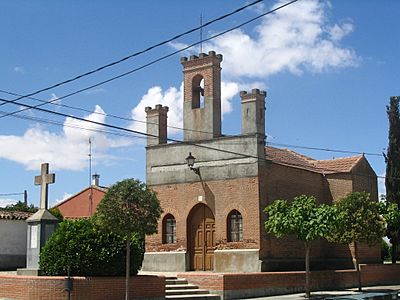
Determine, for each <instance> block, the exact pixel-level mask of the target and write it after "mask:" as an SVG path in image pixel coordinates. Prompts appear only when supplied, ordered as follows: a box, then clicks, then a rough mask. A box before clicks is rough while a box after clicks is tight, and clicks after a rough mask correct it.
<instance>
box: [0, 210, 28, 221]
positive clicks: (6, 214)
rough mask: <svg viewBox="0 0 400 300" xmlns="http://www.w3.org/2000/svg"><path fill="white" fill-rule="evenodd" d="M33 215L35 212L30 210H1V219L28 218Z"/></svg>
mask: <svg viewBox="0 0 400 300" xmlns="http://www.w3.org/2000/svg"><path fill="white" fill-rule="evenodd" d="M32 215H33V213H30V212H23V211H5V210H0V219H7V220H26V219H28V218H29V217H30V216H32Z"/></svg>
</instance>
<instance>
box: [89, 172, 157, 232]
mask: <svg viewBox="0 0 400 300" xmlns="http://www.w3.org/2000/svg"><path fill="white" fill-rule="evenodd" d="M161 212H162V210H161V207H160V203H159V201H158V199H157V196H156V194H155V193H154V192H153V191H151V190H150V189H149V188H147V186H146V185H145V184H144V183H142V182H140V181H139V180H135V179H125V180H123V181H120V182H117V183H116V184H115V185H113V186H111V187H110V188H109V189H108V191H107V193H106V194H105V195H104V198H103V200H102V201H101V202H100V204H99V206H98V207H97V212H96V219H97V222H98V224H100V225H101V226H102V227H103V228H107V229H108V230H110V231H112V232H115V233H118V234H121V235H130V234H132V233H134V232H135V233H139V234H141V235H142V236H144V235H145V234H153V233H156V232H157V220H158V218H159V217H160V215H161Z"/></svg>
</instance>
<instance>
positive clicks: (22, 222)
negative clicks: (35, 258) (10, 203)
mask: <svg viewBox="0 0 400 300" xmlns="http://www.w3.org/2000/svg"><path fill="white" fill-rule="evenodd" d="M31 215H32V213H28V212H19V211H2V210H0V270H16V269H17V268H24V267H25V266H26V241H27V223H26V219H27V218H29V217H30V216H31Z"/></svg>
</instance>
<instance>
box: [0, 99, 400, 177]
mask: <svg viewBox="0 0 400 300" xmlns="http://www.w3.org/2000/svg"><path fill="white" fill-rule="evenodd" d="M0 101H6V102H10V103H12V101H11V100H6V99H2V98H0ZM21 105H22V106H26V107H30V105H27V104H21ZM32 108H33V107H32ZM35 109H37V110H40V111H44V112H48V113H52V114H55V115H59V116H63V117H70V118H73V119H77V120H80V121H85V122H89V123H92V124H96V125H101V126H104V127H109V128H113V129H117V130H122V131H126V132H131V133H136V134H138V135H143V136H146V137H153V138H158V136H157V135H154V134H149V133H145V132H140V131H136V130H131V129H128V128H123V127H119V126H116V125H110V124H106V123H100V122H96V121H92V120H86V119H83V118H80V117H76V116H72V115H67V114H64V113H60V112H55V111H51V110H46V109H43V108H38V107H36V108H35ZM167 140H168V141H171V142H175V143H178V144H186V145H191V146H194V147H198V148H202V149H207V150H214V151H218V152H223V153H228V154H233V155H237V156H241V157H244V158H254V159H257V160H261V161H265V160H266V158H265V157H258V156H255V155H250V154H244V153H239V152H235V151H231V150H225V149H221V148H214V147H210V146H206V145H201V144H198V143H196V142H195V141H180V140H176V139H171V138H167ZM272 161H273V162H274V161H275V162H280V163H282V164H288V163H287V162H285V161H282V160H279V159H278V160H277V159H275V160H272ZM289 165H290V166H294V167H296V166H297V167H299V168H302V169H304V166H303V165H300V164H295V163H290V164H289ZM321 171H330V172H335V173H342V172H338V171H337V170H334V169H326V168H324V169H323V170H321ZM351 174H352V175H357V176H363V177H369V178H375V176H370V175H366V174H358V173H351ZM376 178H381V179H386V178H389V177H388V176H376ZM390 178H394V179H400V178H397V177H390Z"/></svg>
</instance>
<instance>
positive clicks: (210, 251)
mask: <svg viewBox="0 0 400 300" xmlns="http://www.w3.org/2000/svg"><path fill="white" fill-rule="evenodd" d="M187 223H188V224H187V225H188V226H187V228H188V243H189V245H188V249H189V256H190V269H191V270H194V271H209V270H213V269H214V250H215V237H214V236H215V218H214V214H213V213H212V211H211V209H210V208H209V207H208V206H206V205H204V204H197V205H196V206H195V207H193V209H192V211H191V212H190V214H189V217H188V222H187Z"/></svg>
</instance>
